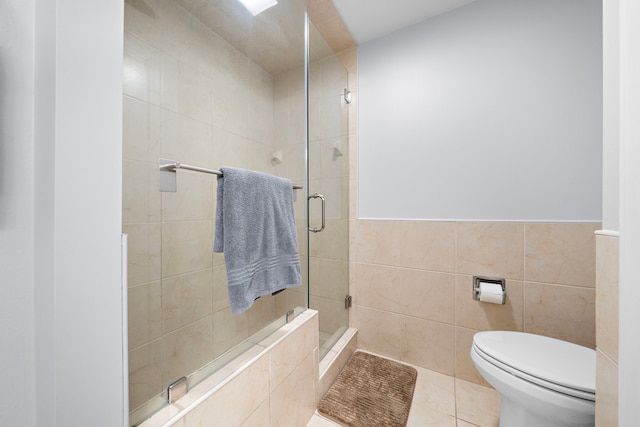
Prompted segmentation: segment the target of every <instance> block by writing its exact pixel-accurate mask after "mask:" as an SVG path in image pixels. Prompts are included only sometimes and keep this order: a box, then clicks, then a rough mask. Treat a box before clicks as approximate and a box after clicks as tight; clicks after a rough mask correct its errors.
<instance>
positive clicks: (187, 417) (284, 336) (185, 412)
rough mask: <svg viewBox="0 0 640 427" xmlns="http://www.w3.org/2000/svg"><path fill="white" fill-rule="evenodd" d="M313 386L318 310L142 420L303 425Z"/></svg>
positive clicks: (197, 426) (226, 426)
mask: <svg viewBox="0 0 640 427" xmlns="http://www.w3.org/2000/svg"><path fill="white" fill-rule="evenodd" d="M351 352H352V350H351ZM345 363H346V361H345ZM317 389H318V313H317V312H316V311H314V310H307V311H305V312H304V313H301V314H300V315H299V316H297V317H296V318H295V319H294V320H293V321H292V322H291V323H288V324H286V325H284V326H283V327H282V328H280V329H279V330H278V331H276V332H275V333H274V334H273V335H271V336H270V337H267V338H266V339H265V340H263V341H261V342H260V343H258V344H256V345H255V346H254V347H253V348H252V349H250V350H249V351H247V352H246V353H244V354H242V355H240V356H239V357H238V358H236V359H234V360H233V361H231V363H230V364H229V365H228V366H225V367H224V368H222V369H221V370H220V371H218V372H216V373H215V374H214V375H212V376H211V377H209V378H207V379H206V380H204V381H203V382H202V383H200V384H198V385H197V386H195V387H194V388H192V389H191V390H189V392H188V393H187V395H186V396H184V397H183V398H181V399H180V400H178V401H177V402H175V403H174V404H172V405H169V406H167V407H165V408H163V409H162V410H160V411H158V412H157V413H156V414H154V415H153V416H152V417H151V418H149V419H147V420H146V421H144V422H143V423H142V424H141V425H140V426H141V427H159V426H165V425H172V426H176V427H178V426H179V427H205V426H206V427H216V426H218V427H282V426H291V427H298V426H304V425H306V424H307V422H308V421H309V419H310V418H311V416H312V415H313V412H314V410H315V408H316V399H317V394H318V393H317Z"/></svg>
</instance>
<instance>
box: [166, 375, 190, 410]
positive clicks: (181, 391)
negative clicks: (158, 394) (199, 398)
mask: <svg viewBox="0 0 640 427" xmlns="http://www.w3.org/2000/svg"><path fill="white" fill-rule="evenodd" d="M185 394H187V377H182V378H180V379H178V380H176V381H174V382H172V383H171V384H169V387H167V400H168V401H169V404H171V403H174V402H175V401H177V400H178V399H180V398H182V397H183V396H184V395H185Z"/></svg>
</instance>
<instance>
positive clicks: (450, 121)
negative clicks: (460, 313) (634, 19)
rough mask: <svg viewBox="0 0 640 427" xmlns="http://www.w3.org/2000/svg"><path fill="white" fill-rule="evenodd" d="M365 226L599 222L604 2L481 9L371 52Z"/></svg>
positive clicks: (362, 77)
mask: <svg viewBox="0 0 640 427" xmlns="http://www.w3.org/2000/svg"><path fill="white" fill-rule="evenodd" d="M358 67H359V89H358V90H359V97H360V98H359V99H360V109H359V130H360V138H359V152H360V158H359V167H360V174H359V180H360V184H359V185H360V188H359V190H360V192H359V195H360V200H359V203H360V205H359V215H360V217H362V218H420V219H445V220H474V219H476V220H477V219H479V220H529V221H547V220H548V221H580V220H585V221H598V220H600V219H601V216H602V153H601V151H602V11H601V2H600V1H597V0H562V1H552V0H544V1H538V0H536V1H533V0H484V1H481V2H473V3H471V4H470V5H467V6H464V7H461V8H459V9H455V10H454V11H452V12H449V13H447V14H444V15H441V16H439V17H436V18H433V19H430V20H428V21H426V22H424V23H422V24H419V25H416V26H414V27H411V28H409V29H406V30H402V31H400V32H397V33H395V34H393V35H391V36H388V37H384V38H382V39H378V40H374V41H371V42H369V43H365V44H363V45H361V46H360V47H359V49H358Z"/></svg>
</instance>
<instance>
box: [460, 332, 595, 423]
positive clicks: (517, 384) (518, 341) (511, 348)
mask: <svg viewBox="0 0 640 427" xmlns="http://www.w3.org/2000/svg"><path fill="white" fill-rule="evenodd" d="M471 359H472V360H473V363H474V364H475V366H476V368H477V369H478V372H480V374H481V375H482V376H483V377H484V379H486V380H487V382H488V383H489V384H491V385H492V386H493V387H494V388H495V389H496V390H497V391H498V392H499V393H500V396H501V402H500V427H568V426H576V427H577V426H580V427H583V426H584V427H587V426H594V425H595V417H594V415H595V400H596V399H595V398H596V395H595V382H596V355H595V351H594V350H592V349H590V348H587V347H583V346H580V345H577V344H572V343H569V342H565V341H561V340H557V339H554V338H549V337H545V336H541V335H534V334H528V333H523V332H510V331H487V332H478V333H476V334H475V335H474V337H473V345H472V347H471Z"/></svg>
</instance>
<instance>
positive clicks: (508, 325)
mask: <svg viewBox="0 0 640 427" xmlns="http://www.w3.org/2000/svg"><path fill="white" fill-rule="evenodd" d="M472 284H473V277H472V276H461V275H456V304H455V306H456V326H463V327H465V328H471V329H475V330H481V331H484V330H508V331H522V329H523V315H524V313H523V304H524V297H523V295H524V292H523V291H524V284H523V283H522V282H519V281H515V280H507V281H506V284H505V286H506V288H507V298H506V303H505V304H504V305H500V304H489V303H486V302H480V301H475V300H474V299H473V297H472V291H471V290H472Z"/></svg>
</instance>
